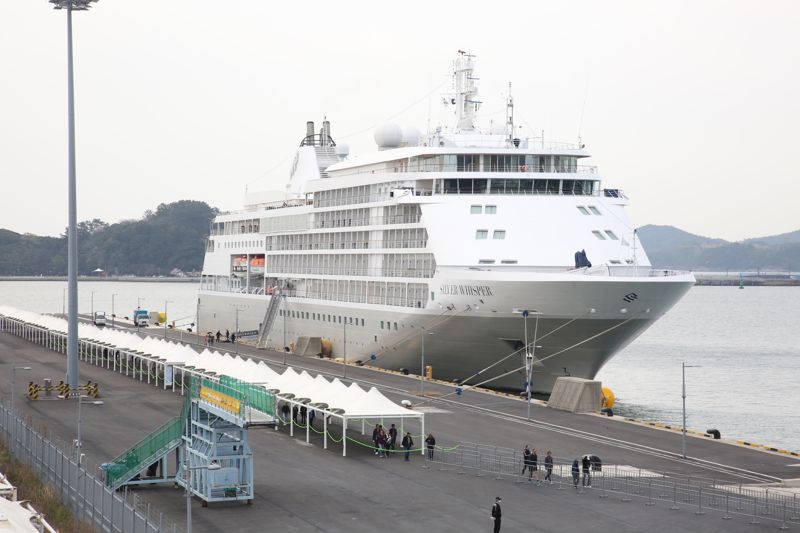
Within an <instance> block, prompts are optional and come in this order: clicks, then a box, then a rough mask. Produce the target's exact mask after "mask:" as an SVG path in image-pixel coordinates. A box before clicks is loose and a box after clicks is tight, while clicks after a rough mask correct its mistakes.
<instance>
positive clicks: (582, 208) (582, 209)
mask: <svg viewBox="0 0 800 533" xmlns="http://www.w3.org/2000/svg"><path fill="white" fill-rule="evenodd" d="M578 211H580V212H581V213H583V214H584V215H588V214H590V213H589V210H588V209H586V208H585V207H583V206H582V205H579V206H578Z"/></svg>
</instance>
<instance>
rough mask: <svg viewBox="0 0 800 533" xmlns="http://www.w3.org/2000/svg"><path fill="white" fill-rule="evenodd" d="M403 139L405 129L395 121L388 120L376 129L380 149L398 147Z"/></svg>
mask: <svg viewBox="0 0 800 533" xmlns="http://www.w3.org/2000/svg"><path fill="white" fill-rule="evenodd" d="M402 141H403V130H401V129H400V126H398V125H397V124H395V123H394V122H387V123H386V124H383V125H381V126H378V127H377V128H376V129H375V142H376V143H377V144H378V148H379V149H380V150H384V149H386V148H397V147H398V146H400V143H401V142H402Z"/></svg>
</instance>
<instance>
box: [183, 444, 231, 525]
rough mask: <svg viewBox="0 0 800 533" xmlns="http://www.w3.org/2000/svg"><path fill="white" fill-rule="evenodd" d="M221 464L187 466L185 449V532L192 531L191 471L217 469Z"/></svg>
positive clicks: (187, 451)
mask: <svg viewBox="0 0 800 533" xmlns="http://www.w3.org/2000/svg"><path fill="white" fill-rule="evenodd" d="M220 468H222V465H220V464H219V463H211V464H209V465H203V466H189V450H188V448H187V449H186V458H185V459H184V461H183V470H184V475H183V480H184V483H186V533H192V491H191V486H192V483H191V482H192V471H194V470H219V469H220Z"/></svg>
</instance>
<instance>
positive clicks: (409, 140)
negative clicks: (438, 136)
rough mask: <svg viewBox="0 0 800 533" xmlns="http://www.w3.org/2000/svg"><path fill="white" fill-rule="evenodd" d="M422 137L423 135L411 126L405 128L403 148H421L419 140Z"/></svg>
mask: <svg viewBox="0 0 800 533" xmlns="http://www.w3.org/2000/svg"><path fill="white" fill-rule="evenodd" d="M421 137H422V133H420V131H419V130H418V129H417V128H415V127H413V126H411V127H408V128H403V140H402V143H401V144H402V145H403V146H419V140H420V138H421Z"/></svg>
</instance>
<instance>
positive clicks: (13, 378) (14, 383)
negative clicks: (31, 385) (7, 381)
mask: <svg viewBox="0 0 800 533" xmlns="http://www.w3.org/2000/svg"><path fill="white" fill-rule="evenodd" d="M30 369H31V367H29V366H12V367H11V412H12V413H13V412H14V392H15V390H16V388H17V370H30Z"/></svg>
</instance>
